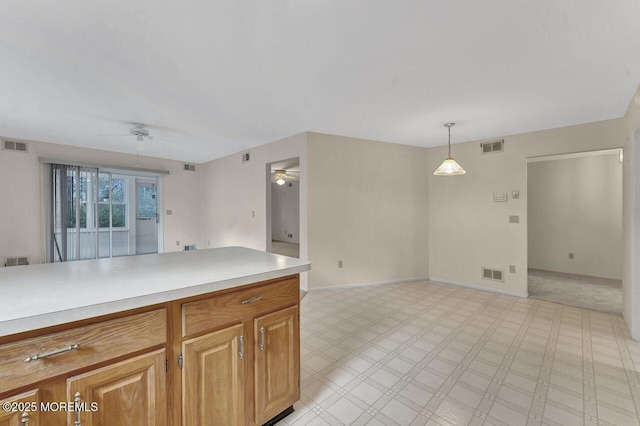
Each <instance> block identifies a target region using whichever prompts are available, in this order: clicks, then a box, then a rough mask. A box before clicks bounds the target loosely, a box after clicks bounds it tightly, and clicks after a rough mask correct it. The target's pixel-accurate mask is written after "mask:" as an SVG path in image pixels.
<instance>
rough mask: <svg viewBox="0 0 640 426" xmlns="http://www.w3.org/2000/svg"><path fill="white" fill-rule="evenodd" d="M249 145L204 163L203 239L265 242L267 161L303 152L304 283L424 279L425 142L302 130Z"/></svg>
mask: <svg viewBox="0 0 640 426" xmlns="http://www.w3.org/2000/svg"><path fill="white" fill-rule="evenodd" d="M249 153H250V157H251V160H250V161H249V162H246V163H242V161H241V156H240V154H235V155H232V156H229V157H225V158H222V159H218V160H214V161H211V162H209V163H207V164H206V165H205V167H204V169H205V179H206V182H205V197H204V209H203V213H204V215H203V217H204V222H203V229H204V236H203V240H204V241H205V244H208V246H210V247H217V246H229V245H242V246H246V247H250V248H255V249H258V250H264V249H265V248H266V244H267V243H266V233H267V227H266V224H267V211H266V206H267V190H266V186H267V182H268V180H267V179H268V178H267V175H266V165H267V164H268V163H271V162H274V161H279V160H284V159H288V158H294V157H298V158H299V159H300V257H301V258H302V259H309V260H310V261H311V263H312V267H311V271H310V272H309V273H308V282H306V281H305V280H304V279H303V288H307V287H306V286H308V288H318V287H329V286H335V285H343V284H361V283H371V282H380V281H398V280H404V279H413V278H426V277H427V275H428V274H427V262H426V257H427V245H426V244H427V235H426V232H427V225H426V223H427V222H426V217H425V216H426V213H427V208H426V202H427V197H426V196H427V191H426V184H427V178H426V174H425V171H424V164H425V161H426V150H425V149H423V148H414V147H407V146H402V145H395V144H389V143H381V142H373V141H365V140H360V139H352V138H342V137H338V136H330V135H322V134H316V133H304V134H301V135H296V136H293V137H290V138H286V139H283V140H280V141H277V142H273V143H270V144H267V145H263V146H260V147H257V148H254V149H251V150H250V151H249ZM254 212H255V216H254ZM338 259H340V260H342V261H343V265H344V267H343V268H341V269H338V267H337V261H338ZM303 278H305V277H303Z"/></svg>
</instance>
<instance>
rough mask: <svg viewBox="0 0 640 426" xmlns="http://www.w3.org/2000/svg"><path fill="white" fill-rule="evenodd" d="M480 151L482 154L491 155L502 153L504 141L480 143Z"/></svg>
mask: <svg viewBox="0 0 640 426" xmlns="http://www.w3.org/2000/svg"><path fill="white" fill-rule="evenodd" d="M480 151H481V152H482V153H483V154H491V153H493V152H502V151H504V139H500V140H497V141H491V142H482V143H480Z"/></svg>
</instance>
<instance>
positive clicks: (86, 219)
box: [48, 164, 99, 262]
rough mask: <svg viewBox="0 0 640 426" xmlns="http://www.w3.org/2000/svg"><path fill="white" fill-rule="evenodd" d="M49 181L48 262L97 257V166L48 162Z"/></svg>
mask: <svg viewBox="0 0 640 426" xmlns="http://www.w3.org/2000/svg"><path fill="white" fill-rule="evenodd" d="M51 183H52V187H51V207H52V210H51V227H50V229H51V232H52V234H51V238H50V244H51V247H49V250H48V253H49V259H48V260H49V262H66V261H68V260H80V259H95V258H97V257H98V247H99V240H98V239H99V235H98V232H97V230H98V223H97V215H96V214H95V212H96V210H97V204H98V192H99V191H98V169H97V168H94V167H82V166H68V165H62V164H52V165H51Z"/></svg>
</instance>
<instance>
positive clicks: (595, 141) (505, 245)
mask: <svg viewBox="0 0 640 426" xmlns="http://www.w3.org/2000/svg"><path fill="white" fill-rule="evenodd" d="M461 125H462V124H461ZM453 136H454V138H455V133H454V135H453ZM504 139H505V146H504V152H503V153H495V154H486V155H482V154H481V153H480V146H479V141H474V142H468V143H459V144H454V145H453V146H452V155H453V157H454V158H455V159H456V160H457V161H458V162H459V163H460V164H461V165H462V166H463V167H464V168H465V169H466V170H467V174H466V175H463V176H454V177H438V176H433V175H432V174H430V175H429V215H428V217H429V219H428V220H429V247H430V251H429V257H428V259H429V272H430V276H431V277H432V278H433V279H436V280H442V281H450V282H455V283H459V284H464V285H469V286H473V287H478V288H492V289H494V290H498V291H503V292H506V293H510V294H516V295H521V296H525V295H526V294H527V202H528V196H527V157H534V156H541V155H551V154H563V153H572V152H582V151H595V150H600V149H607V148H617V147H622V146H623V145H624V141H625V134H624V131H623V126H622V119H615V120H607V121H601V122H596V123H588V124H583V125H578V126H570V127H563V128H558V129H551V130H543V131H538V132H532V133H525V134H519V135H512V136H507V137H505V138H504ZM446 150H447V148H446V146H441V147H437V148H431V149H429V166H428V167H427V169H428V170H429V171H430V172H432V171H433V170H435V169H436V168H437V167H438V165H439V164H440V163H441V162H442V161H443V160H444V158H445V157H446V154H447V151H446ZM512 190H519V191H520V198H519V199H512V198H511V197H509V200H508V201H507V202H505V203H496V202H493V199H492V195H493V192H494V191H507V192H508V193H509V194H511V191H512ZM510 215H515V216H519V221H520V222H519V223H517V224H515V223H509V216H510ZM509 265H515V267H516V273H515V274H511V273H509V272H508V269H509ZM483 266H485V267H489V268H496V269H503V270H505V281H504V283H500V282H495V281H489V280H485V279H482V278H481V268H482V267H483Z"/></svg>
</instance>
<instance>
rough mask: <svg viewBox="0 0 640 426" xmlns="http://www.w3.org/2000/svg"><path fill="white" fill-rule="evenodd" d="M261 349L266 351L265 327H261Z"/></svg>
mask: <svg viewBox="0 0 640 426" xmlns="http://www.w3.org/2000/svg"><path fill="white" fill-rule="evenodd" d="M259 346H260V350H261V351H264V327H260V345H259Z"/></svg>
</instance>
